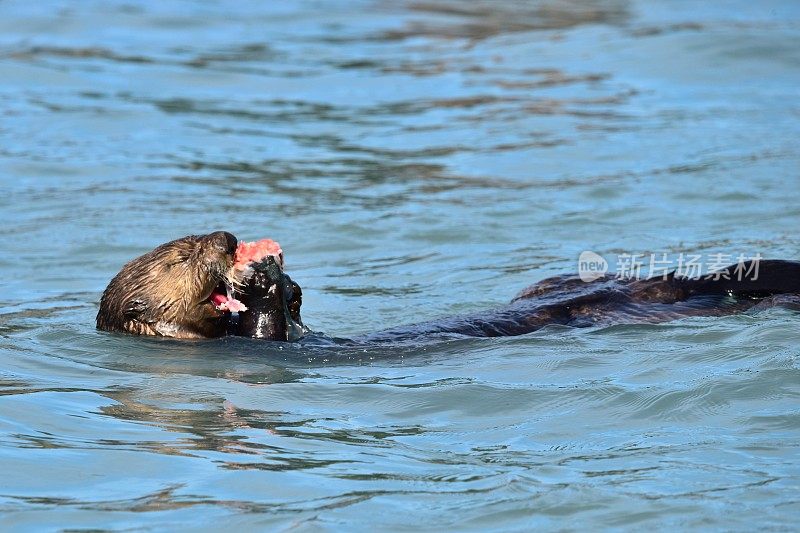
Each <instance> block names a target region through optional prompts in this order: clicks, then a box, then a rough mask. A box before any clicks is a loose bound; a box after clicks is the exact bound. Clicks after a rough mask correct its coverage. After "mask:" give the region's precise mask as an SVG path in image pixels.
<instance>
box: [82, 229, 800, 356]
mask: <svg viewBox="0 0 800 533" xmlns="http://www.w3.org/2000/svg"><path fill="white" fill-rule="evenodd" d="M751 266H752V265H749V264H746V265H745V267H746V268H748V270H749V268H750V267H751ZM734 267H735V265H734V266H732V267H729V269H728V271H729V272H731V271H733V269H734ZM283 268H284V262H283V250H282V249H281V247H280V245H279V244H278V243H276V242H275V241H272V240H269V239H264V240H261V241H257V242H254V243H244V242H242V243H240V242H238V241H237V239H236V237H234V236H233V235H232V234H230V233H227V232H222V231H218V232H215V233H210V234H208V235H190V236H188V237H184V238H182V239H177V240H174V241H171V242H168V243H166V244H162V245H161V246H159V247H158V248H156V249H155V250H153V251H152V252H149V253H147V254H145V255H143V256H141V257H138V258H136V259H134V260H133V261H131V262H129V263H128V264H126V265H125V266H124V267H123V268H122V270H121V271H120V272H119V274H117V275H116V276H115V277H114V279H112V280H111V283H109V285H108V287H107V288H106V290H105V292H103V296H102V298H101V300H100V310H99V311H98V313H97V327H98V329H102V330H106V331H122V332H126V333H133V334H138V335H160V336H165V337H177V338H209V337H220V336H223V335H226V334H232V335H239V336H244V337H253V338H258V339H267V340H283V341H295V340H297V339H299V338H301V337H302V336H303V335H304V334H305V333H307V332H308V330H307V328H306V327H305V326H304V325H303V321H302V319H301V318H300V307H301V305H302V291H301V289H300V286H299V285H298V284H297V283H295V282H294V281H292V279H291V278H290V277H289V276H288V275H286V274H285V273H284V271H283ZM775 305H782V306H788V307H793V308H800V262H797V261H781V260H762V261H760V263H759V275H758V277H757V278H756V279H741V280H739V279H726V278H725V277H719V278H718V279H716V278H709V277H706V278H700V279H693V278H683V277H678V276H675V275H674V273H673V274H670V275H669V276H667V277H666V278H661V277H659V278H651V279H646V280H624V279H617V278H614V277H610V276H602V277H600V278H598V279H595V280H593V281H589V282H586V281H583V280H581V279H580V278H579V277H578V276H574V275H571V276H556V277H553V278H549V279H546V280H543V281H541V282H539V283H537V284H535V285H533V286H531V287H529V288H527V289H525V290H524V291H522V292H521V293H520V294H519V295H518V296H517V297H516V298H514V299H513V300H512V301H511V302H510V303H509V304H508V305H506V306H504V307H501V308H498V309H492V310H487V311H483V312H480V313H475V314H473V315H469V316H461V317H454V318H446V319H440V320H436V321H432V322H428V323H424V324H412V325H409V326H401V327H398V328H392V329H388V330H385V331H382V332H378V333H374V334H369V335H364V336H362V337H359V338H357V339H353V342H359V343H383V342H398V341H404V340H413V339H419V338H424V337H427V336H431V335H436V334H460V335H468V336H476V337H495V336H511V335H522V334H525V333H529V332H532V331H535V330H537V329H539V328H542V327H544V326H547V325H551V324H561V325H565V326H572V327H588V326H602V325H610V324H618V323H653V322H665V321H668V320H675V319H678V318H682V317H690V316H722V315H730V314H735V313H741V312H743V311H747V310H750V309H763V308H768V307H772V306H775ZM233 313H237V314H236V315H234V314H233Z"/></svg>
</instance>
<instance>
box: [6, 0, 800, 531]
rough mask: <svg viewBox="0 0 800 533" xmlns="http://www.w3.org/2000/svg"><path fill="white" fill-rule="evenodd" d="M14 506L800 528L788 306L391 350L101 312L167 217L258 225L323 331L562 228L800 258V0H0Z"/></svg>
mask: <svg viewBox="0 0 800 533" xmlns="http://www.w3.org/2000/svg"><path fill="white" fill-rule="evenodd" d="M0 15H1V16H0V116H1V117H2V119H0V180H2V181H0V183H2V192H3V194H2V196H1V197H0V209H2V213H3V215H4V217H3V218H4V223H3V225H2V228H0V232H1V234H2V237H0V239H2V241H1V242H2V247H0V280H2V281H0V284H1V286H2V296H0V334H2V337H0V357H1V358H2V366H0V391H1V392H2V398H0V465H2V472H3V476H2V482H0V510H1V511H2V516H0V524H2V528H3V529H4V530H15V529H16V530H25V529H29V528H31V529H32V528H35V529H37V530H42V529H44V530H59V529H62V528H63V529H70V530H80V529H110V530H147V529H153V530H171V529H177V528H192V529H216V528H219V527H222V526H224V527H226V528H230V529H233V528H238V529H244V528H247V529H252V528H266V527H269V528H279V529H300V530H317V529H322V530H340V529H356V530H366V529H371V528H375V527H382V528H387V527H388V528H393V529H400V530H419V529H438V528H443V527H452V528H458V529H476V530H478V529H479V530H484V529H487V528H489V529H503V530H524V529H529V528H532V527H544V528H548V529H571V528H575V529H583V528H586V527H589V526H604V527H609V528H616V527H627V528H635V529H645V528H649V527H654V526H658V527H662V526H666V527H670V526H671V527H678V528H681V529H684V528H691V527H697V528H699V527H702V528H713V529H726V530H729V529H733V530H750V529H753V528H755V527H758V528H765V529H774V530H791V529H795V528H796V527H797V526H796V524H797V522H798V519H799V518H800V500H799V499H798V494H800V490H798V489H800V444H798V443H800V411H798V398H800V367H799V360H798V348H797V346H798V331H800V316H798V314H796V313H793V312H791V311H788V310H782V309H773V310H769V311H766V312H763V313H758V314H747V315H740V316H732V317H725V318H692V319H686V320H682V321H678V322H672V323H667V324H661V325H619V326H614V327H610V328H605V329H599V328H596V329H588V330H573V329H566V328H560V327H553V328H545V329H544V330H541V331H539V332H536V333H533V334H530V335H526V336H522V337H516V338H499V339H451V340H435V341H431V342H427V343H422V344H410V345H402V346H388V347H381V348H379V349H377V348H376V349H364V348H352V347H339V348H337V347H335V346H334V347H331V346H322V345H321V344H322V343H321V342H319V341H315V340H313V339H312V340H311V341H310V342H307V343H306V344H304V345H299V346H298V345H287V344H280V343H274V344H269V343H262V342H256V341H251V340H248V339H222V340H215V341H208V342H176V341H169V340H159V339H145V338H134V337H128V336H120V335H111V334H106V333H100V332H97V331H95V329H94V315H95V313H96V309H97V301H98V300H99V296H100V293H101V291H102V290H103V288H104V287H105V285H106V284H107V282H108V281H109V279H110V278H111V277H112V276H113V275H114V274H115V273H116V272H117V271H118V269H119V268H120V267H121V265H122V264H123V263H125V262H126V261H127V260H129V259H131V258H132V257H135V256H136V255H139V254H141V253H143V252H145V251H147V250H149V249H151V248H153V247H154V246H156V245H157V244H159V243H162V242H165V241H167V240H170V239H173V238H176V237H180V236H183V235H186V234H190V233H205V232H209V231H213V230H217V229H227V230H229V231H232V232H233V233H235V234H236V235H237V236H239V237H240V238H244V239H256V238H262V237H272V238H275V239H276V240H279V241H280V242H281V244H282V245H283V247H284V249H285V250H286V253H287V269H288V271H289V273H290V274H291V275H292V277H293V278H294V279H296V280H297V281H298V282H299V283H300V284H301V285H302V287H303V289H304V296H305V302H304V308H303V317H304V320H305V322H306V323H307V324H308V325H310V326H311V327H312V328H314V329H315V330H316V331H321V332H325V333H326V334H328V335H331V336H349V335H356V334H359V333H364V332H369V331H376V330H379V329H381V328H385V327H389V326H394V325H398V324H404V323H409V322H415V321H420V320H427V319H435V318H436V317H439V316H444V315H451V314H457V313H462V312H471V311H475V310H477V309H480V308H484V307H491V306H493V305H499V304H501V303H503V302H505V301H508V300H509V299H510V298H511V297H512V296H513V295H514V294H515V293H516V292H518V291H519V290H520V289H522V288H523V287H525V286H526V285H529V284H531V283H533V282H535V281H538V280H540V279H543V278H545V277H548V276H550V275H554V274H558V273H564V272H574V271H575V270H576V267H577V264H576V263H577V257H578V255H579V254H580V252H581V251H583V250H593V251H595V252H597V253H600V254H603V255H605V256H614V255H616V254H621V253H643V254H647V253H651V252H660V251H664V252H669V253H673V254H677V253H679V252H685V253H702V254H710V253H726V254H738V253H747V254H751V253H756V252H758V253H761V254H763V255H764V256H765V257H775V258H797V257H798V251H799V250H800V236H799V235H798V233H797V228H798V220H799V219H800V218H799V215H800V187H798V184H799V183H800V176H799V175H798V168H800V165H799V164H800V153H798V149H797V139H798V138H800V120H798V119H799V118H800V105H798V102H799V101H800V100H799V99H798V96H800V90H798V87H800V69H798V67H800V47H798V46H797V42H798V37H800V7H798V5H797V4H796V3H793V2H788V1H787V2H759V3H751V2H728V3H711V4H708V5H707V4H702V5H701V4H698V3H695V2H691V3H690V2H677V1H676V2H667V3H661V4H658V5H656V4H654V3H651V2H638V1H633V2H626V1H623V0H605V1H598V2H577V1H575V2H572V1H569V2H548V1H539V2H513V1H508V2H500V1H488V0H487V1H483V2H469V3H467V2H459V1H455V0H453V1H446V0H431V1H425V2H412V1H407V2H404V1H399V0H398V1H376V0H368V1H367V0H365V1H352V2H347V3H342V2H338V1H333V0H331V1H311V0H308V1H297V2H291V3H280V4H279V3H277V2H276V3H271V2H270V3H267V2H197V3H195V2H189V1H173V2H137V3H125V2H106V1H104V2H81V3H75V2H66V1H64V2H49V1H48V2H17V1H10V2H9V1H6V2H2V3H0Z"/></svg>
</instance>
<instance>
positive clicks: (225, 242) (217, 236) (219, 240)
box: [208, 231, 239, 255]
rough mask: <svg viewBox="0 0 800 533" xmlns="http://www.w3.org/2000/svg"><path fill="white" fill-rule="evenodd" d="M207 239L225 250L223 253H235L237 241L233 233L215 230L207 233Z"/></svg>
mask: <svg viewBox="0 0 800 533" xmlns="http://www.w3.org/2000/svg"><path fill="white" fill-rule="evenodd" d="M208 238H209V240H211V242H213V243H214V244H216V245H217V246H219V247H220V249H222V250H225V253H226V254H228V255H233V254H235V253H236V245H237V244H238V243H239V241H238V240H237V239H236V237H235V236H234V235H233V233H228V232H227V231H215V232H214V233H211V234H209V236H208Z"/></svg>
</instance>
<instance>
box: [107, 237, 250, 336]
mask: <svg viewBox="0 0 800 533" xmlns="http://www.w3.org/2000/svg"><path fill="white" fill-rule="evenodd" d="M236 245H237V240H236V237H234V236H233V235H232V234H230V233H228V232H225V231H217V232H214V233H209V234H208V235H189V236H187V237H183V238H181V239H176V240H174V241H170V242H168V243H166V244H162V245H161V246H159V247H158V248H156V249H155V250H153V251H151V252H149V253H146V254H144V255H142V256H141V257H137V258H136V259H134V260H133V261H131V262H129V263H127V264H126V265H125V266H124V267H122V270H121V271H120V272H119V274H117V275H116V276H115V277H114V279H112V280H111V282H110V283H109V284H108V287H107V288H106V290H105V291H104V292H103V296H102V298H101V299H100V310H99V311H98V313H97V328H98V329H101V330H106V331H120V332H126V333H133V334H137V335H158V336H164V337H176V338H182V339H192V338H208V337H220V336H222V335H225V334H226V332H227V329H228V325H229V318H230V313H229V312H225V311H220V310H218V309H217V308H216V306H215V305H214V303H213V302H212V301H211V300H210V297H211V295H212V293H213V292H214V291H215V290H222V291H224V290H226V288H225V287H226V285H227V283H230V280H231V279H232V276H233V271H232V269H233V259H234V254H235V252H236Z"/></svg>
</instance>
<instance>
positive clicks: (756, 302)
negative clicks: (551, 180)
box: [357, 260, 800, 342]
mask: <svg viewBox="0 0 800 533" xmlns="http://www.w3.org/2000/svg"><path fill="white" fill-rule="evenodd" d="M746 266H749V264H748V265H746ZM728 271H729V272H733V267H730V268H729V269H728ZM774 305H782V306H788V307H793V308H797V307H799V306H800V262H797V261H782V260H766V261H764V260H762V261H761V262H760V265H759V276H758V278H757V279H755V280H752V279H749V278H744V279H742V280H738V279H735V278H733V277H732V279H725V278H720V279H717V280H715V279H707V278H701V279H690V278H683V277H676V276H675V275H674V274H670V275H669V276H668V277H667V279H663V278H652V279H647V280H626V279H618V278H614V277H603V278H600V279H597V280H595V281H592V282H588V283H587V282H585V281H583V280H581V279H580V278H579V277H578V276H576V275H562V276H555V277H552V278H548V279H545V280H543V281H541V282H539V283H537V284H535V285H533V286H531V287H529V288H527V289H525V290H523V291H522V292H521V293H520V294H519V295H518V296H517V297H515V298H514V299H513V300H512V301H511V302H510V303H509V304H508V305H507V306H505V307H502V308H498V309H492V310H487V311H483V312H480V313H475V314H472V315H467V316H460V317H452V318H446V319H442V320H437V321H434V322H429V323H423V324H414V325H410V326H401V327H398V328H392V329H388V330H385V331H382V332H378V333H375V334H370V335H365V336H363V337H359V338H358V339H357V340H358V341H362V342H396V341H402V340H413V339H415V338H419V337H423V336H429V335H435V334H460V335H469V336H477V337H497V336H511V335H522V334H525V333H530V332H532V331H536V330H537V329H540V328H542V327H544V326H547V325H555V324H558V325H564V326H572V327H589V326H603V325H611V324H619V323H657V322H666V321H669V320H676V319H679V318H683V317H691V316H724V315H731V314H735V313H741V312H743V311H747V310H751V309H764V308H768V307H772V306H774Z"/></svg>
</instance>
